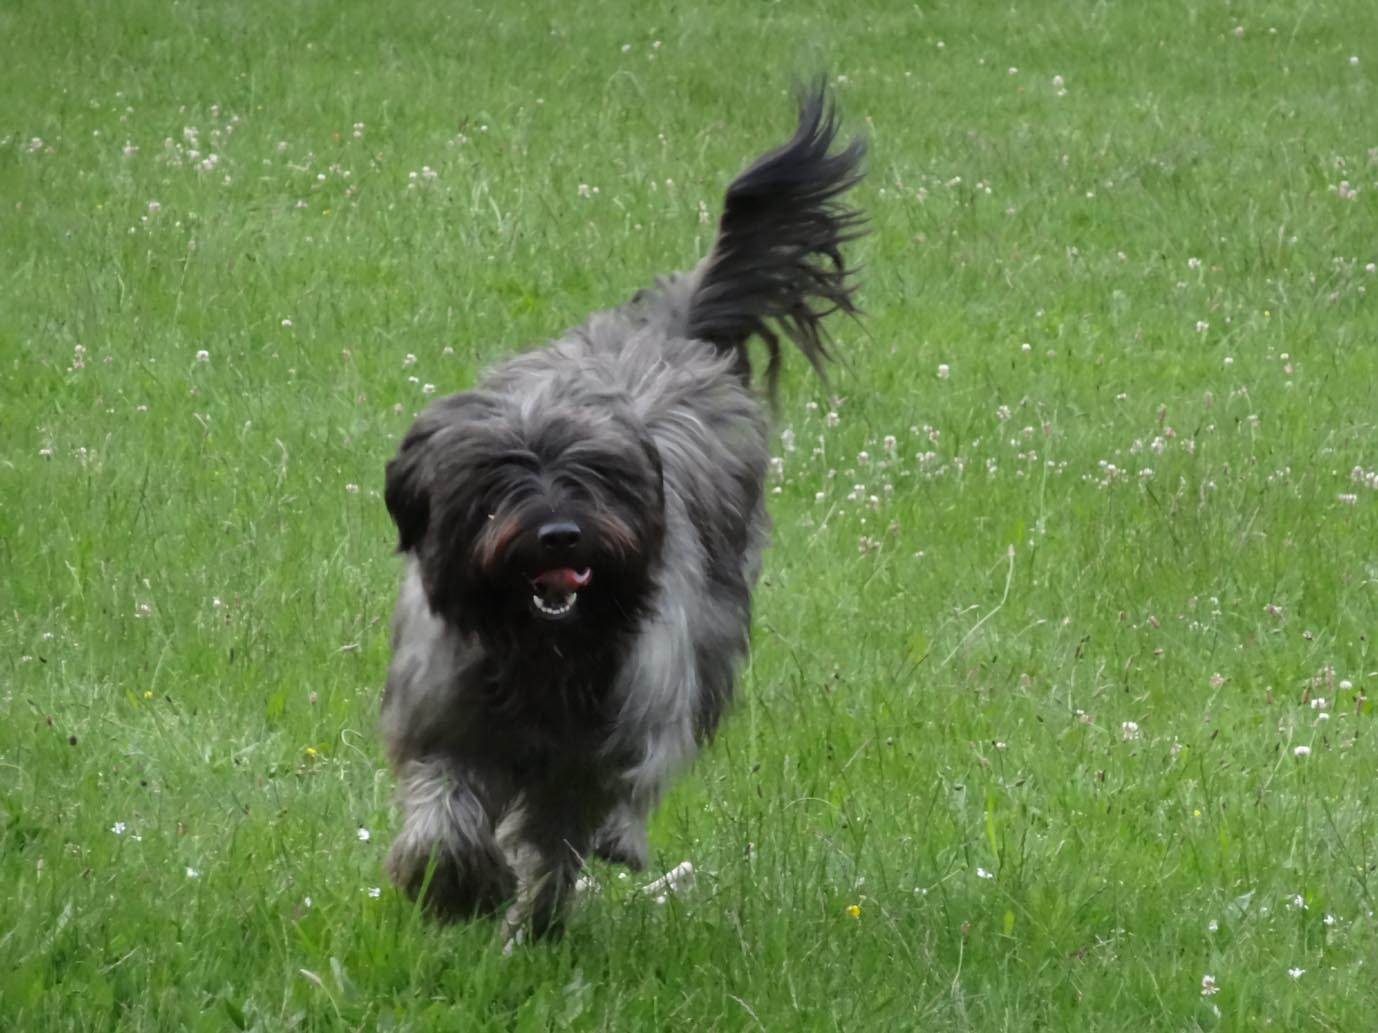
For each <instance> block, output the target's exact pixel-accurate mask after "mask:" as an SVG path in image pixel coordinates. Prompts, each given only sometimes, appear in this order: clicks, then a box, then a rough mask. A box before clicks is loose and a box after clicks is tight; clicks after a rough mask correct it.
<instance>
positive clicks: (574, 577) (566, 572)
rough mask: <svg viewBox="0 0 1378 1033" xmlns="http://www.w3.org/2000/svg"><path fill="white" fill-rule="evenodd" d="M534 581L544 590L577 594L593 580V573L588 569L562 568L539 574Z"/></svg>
mask: <svg viewBox="0 0 1378 1033" xmlns="http://www.w3.org/2000/svg"><path fill="white" fill-rule="evenodd" d="M534 580H535V582H536V584H538V585H540V586H541V587H542V588H560V589H563V590H564V591H566V592H577V591H578V590H579V589H581V588H583V587H584V586H585V585H587V584H588V583H589V582H590V581H591V580H593V571H591V570H590V569H589V568H588V567H585V568H584V569H583V570H574V569H572V568H570V567H560V568H558V569H556V570H547V571H543V572H542V573H540V574H537V575H536V577H535V579H534Z"/></svg>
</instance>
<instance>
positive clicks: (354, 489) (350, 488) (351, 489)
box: [345, 484, 359, 495]
mask: <svg viewBox="0 0 1378 1033" xmlns="http://www.w3.org/2000/svg"><path fill="white" fill-rule="evenodd" d="M345 491H346V492H348V493H349V494H350V495H357V494H359V486H358V485H357V484H346V485H345Z"/></svg>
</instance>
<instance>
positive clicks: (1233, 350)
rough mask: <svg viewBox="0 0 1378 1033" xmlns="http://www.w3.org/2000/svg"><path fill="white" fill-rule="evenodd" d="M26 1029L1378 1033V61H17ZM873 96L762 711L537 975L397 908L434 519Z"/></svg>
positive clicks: (36, 25) (62, 47) (15, 883)
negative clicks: (467, 390)
mask: <svg viewBox="0 0 1378 1033" xmlns="http://www.w3.org/2000/svg"><path fill="white" fill-rule="evenodd" d="M0 41H3V42H0V53H3V61H0V97H3V98H4V100H3V102H0V240H3V241H4V245H3V251H0V311H3V318H0V392H3V394H0V430H3V444H2V445H0V672H3V681H2V682H0V715H3V722H2V723H0V884H3V886H4V890H3V897H0V958H2V959H3V962H0V1025H3V1027H4V1028H5V1029H13V1030H18V1031H46V1030H121V1031H135V1030H138V1031H162V1030H182V1029H186V1030H197V1031H200V1030H216V1031H219V1030H234V1029H253V1030H262V1031H283V1030H294V1029H301V1030H337V1029H338V1030H345V1029H358V1030H375V1029H379V1030H389V1029H390V1030H414V1031H422V1030H464V1031H471V1030H473V1031H477V1030H521V1031H531V1030H544V1029H552V1028H554V1029H576V1030H582V1029H607V1030H619V1031H620V1030H652V1029H667V1030H743V1031H745V1030H771V1031H775V1030H814V1029H837V1030H859V1029H866V1030H874V1029H880V1030H924V1031H928V1030H982V1031H984V1030H1048V1031H1060V1030H1123V1031H1142V1030H1149V1029H1152V1030H1173V1031H1186V1030H1214V1029H1221V1030H1262V1029H1277V1030H1303V1029H1314V1030H1344V1031H1354V1030H1361V1029H1371V1028H1373V1023H1374V1013H1375V1007H1376V1006H1378V981H1376V980H1378V972H1375V968H1376V967H1378V928H1376V927H1375V920H1374V917H1373V908H1374V898H1373V893H1374V885H1373V883H1374V880H1375V878H1378V874H1375V864H1378V843H1376V842H1375V840H1376V839H1378V807H1376V806H1375V805H1374V791H1375V783H1376V782H1378V778H1375V776H1378V742H1375V734H1374V727H1373V723H1374V721H1375V720H1378V715H1375V714H1374V712H1373V711H1372V710H1371V704H1370V702H1369V700H1368V698H1367V696H1368V694H1371V693H1373V691H1374V689H1375V687H1378V658H1376V657H1375V650H1374V643H1373V641H1372V640H1373V636H1374V635H1375V633H1378V490H1376V489H1378V409H1375V385H1378V315H1376V314H1375V307H1374V306H1375V301H1378V296H1375V295H1378V272H1375V266H1374V263H1375V262H1378V235H1376V234H1375V227H1378V182H1376V180H1378V121H1375V119H1374V114H1373V113H1374V111H1375V110H1378V90H1376V89H1375V80H1374V71H1375V70H1376V69H1378V22H1375V20H1374V17H1373V11H1372V5H1371V3H1369V2H1366V0H1316V2H1313V3H1307V4H1292V3H1283V2H1280V0H1275V2H1266V0H1265V2H1262V3H1257V4H1250V5H1243V4H1239V5H1227V4H1223V3H1208V2H1204V0H1203V2H1196V0H1187V2H1184V3H1180V4H1133V3H1127V2H1126V3H1101V4H1090V3H1069V4H1052V3H1045V4H1027V5H1020V6H1014V5H995V4H927V3H924V4H919V5H913V4H907V3H885V2H882V0H858V2H856V3H851V4H823V3H817V2H808V0H805V2H800V3H792V4H781V3H762V4H749V3H731V4H729V3H723V2H718V0H709V2H707V3H703V4H698V5H693V6H692V9H691V8H690V7H687V6H679V5H676V6H667V7H666V9H665V10H663V11H659V12H655V13H647V11H646V9H645V8H644V7H643V6H642V5H637V4H633V3H631V2H628V0H620V2H610V3H606V4H589V5H583V6H582V8H576V7H575V6H574V5H570V4H563V3H555V2H549V0H520V2H517V3H514V4H513V5H511V6H509V7H508V10H507V12H506V13H496V11H495V10H491V11H480V10H478V9H474V10H470V9H469V5H460V4H449V3H444V2H439V3H437V2H434V0H432V2H427V3H418V2H414V0H398V2H395V3H392V4H387V5H381V4H368V3H363V2H360V0H348V2H343V3H339V4H309V3H305V2H299V0H286V2H282V3H268V2H266V0H246V2H244V3H238V4H209V3H199V2H179V3H159V2H153V0H128V2H125V3H121V4H93V3H86V4H81V3H75V2H71V0H58V2H53V3H40V2H37V0H14V2H10V3H7V4H5V5H4V6H3V8H0ZM825 64H826V65H827V66H828V68H829V69H830V70H831V73H832V74H833V76H835V77H836V78H837V93H838V95H839V97H840V100H841V103H842V106H843V109H844V112H845V116H846V121H847V124H848V125H849V126H851V127H855V128H856V129H857V130H858V131H864V132H865V133H866V134H868V136H869V137H870V140H871V148H872V151H871V158H870V162H869V179H868V181H867V183H866V184H865V185H864V187H863V188H862V189H861V190H860V191H859V200H860V202H861V203H862V204H863V205H864V207H865V208H866V209H867V210H868V212H869V214H870V216H871V226H872V234H871V236H870V237H869V238H868V240H867V241H865V242H864V243H863V244H862V245H860V246H859V247H858V248H857V252H856V253H857V256H858V257H859V258H860V259H861V260H862V261H863V262H864V265H865V272H864V280H865V286H864V290H863V302H864V305H865V308H866V310H867V316H866V318H865V320H864V321H863V322H861V323H858V324H853V325H845V324H844V325H840V326H839V327H838V328H837V330H838V338H839V350H840V351H842V352H843V353H845V355H846V363H845V366H844V367H843V368H841V369H840V370H839V371H838V372H837V375H836V383H835V389H836V391H837V394H838V395H839V396H840V397H839V398H838V399H836V400H830V399H828V398H827V397H825V396H824V395H823V393H822V392H821V389H820V388H819V387H818V386H817V384H816V383H815V382H814V381H813V380H812V379H811V377H810V376H809V375H808V371H807V367H806V364H804V363H802V362H790V363H787V369H786V375H785V378H784V379H785V390H784V393H783V397H782V403H781V410H780V416H779V420H778V424H779V429H780V431H781V435H780V438H779V445H778V450H777V455H778V457H779V459H780V460H781V462H780V464H777V465H778V467H779V475H778V477H777V479H776V480H775V482H774V484H773V488H772V491H773V492H774V495H773V498H772V499H771V504H772V508H773V512H774V515H775V518H776V525H777V529H776V536H775V544H774V546H773V548H772V551H771V552H770V553H769V554H768V557H767V564H766V573H765V576H764V580H763V583H762V585H761V588H760V592H759V594H758V607H757V620H756V628H755V633H754V644H753V657H752V663H751V666H750V668H749V670H747V671H746V672H745V673H744V674H743V677H742V682H741V693H740V702H739V704H738V706H737V707H736V711H735V713H734V714H733V716H732V718H731V720H730V721H729V722H728V724H727V726H726V728H725V730H724V733H723V734H722V735H721V737H720V738H719V740H718V741H717V743H716V744H715V745H714V746H713V747H712V748H711V750H709V751H708V752H707V753H706V754H705V755H704V756H703V757H702V758H701V760H700V762H699V763H698V764H697V766H696V767H695V768H694V769H693V770H692V772H691V773H690V774H689V775H688V776H687V777H686V778H685V779H684V780H683V781H682V782H681V783H680V785H679V786H678V787H677V788H676V790H675V791H674V792H673V794H672V795H671V796H670V798H669V799H668V800H667V802H666V804H665V806H664V807H663V808H662V810H661V811H660V813H659V814H658V816H657V818H656V821H655V823H654V825H653V828H652V846H653V853H654V855H655V861H654V866H655V867H657V868H658V869H661V870H663V869H665V868H668V867H670V866H671V865H674V864H676V863H678V862H679V861H682V860H684V859H690V860H692V861H693V863H694V865H695V867H696V868H697V870H698V873H699V874H698V880H697V885H696V886H695V887H694V888H693V889H692V890H691V891H689V892H686V893H683V894H681V895H678V896H672V897H671V898H670V899H669V900H667V901H666V902H665V903H663V904H657V903H655V902H654V900H652V899H649V898H647V897H646V896H645V895H644V894H642V893H641V892H639V890H638V885H639V883H638V882H637V881H636V880H626V881H621V880H619V879H618V878H617V877H616V875H615V874H614V873H613V872H612V871H611V870H607V869H601V870H599V872H598V875H599V878H600V879H601V880H602V882H603V884H604V891H603V892H602V893H601V894H600V895H598V896H596V897H591V898H587V899H585V900H583V901H582V902H581V904H580V906H579V907H578V909H577V911H576V913H575V916H574V918H573V921H572V924H571V928H570V930H569V932H568V935H567V936H566V937H565V938H564V939H563V940H562V941H560V942H558V943H553V944H543V945H537V946H534V947H529V948H527V949H524V950H521V951H519V952H518V953H517V954H516V955H515V956H514V957H512V958H509V959H502V958H500V957H499V956H498V953H497V950H496V949H495V945H494V930H493V928H492V927H491V926H488V925H475V926H464V927H458V928H449V929H436V928H434V927H433V926H431V925H429V924H427V923H426V922H424V921H422V920H420V919H419V918H418V917H417V916H416V915H415V914H414V913H413V911H412V909H411V907H410V906H409V905H408V904H407V903H406V902H405V901H404V900H403V899H401V898H399V897H398V896H397V895H395V894H394V893H393V891H392V890H391V889H390V888H389V887H388V886H387V885H386V880H385V879H384V877H383V874H382V871H381V860H382V856H383V852H384V851H385V850H386V846H387V842H388V840H389V837H390V833H391V831H392V829H393V828H394V824H395V817H394V815H393V813H392V811H391V804H390V799H391V792H392V787H391V782H390V779H389V777H388V775H387V774H386V772H385V771H384V768H383V766H382V757H381V751H380V749H379V746H378V741H377V734H376V719H375V712H376V703H377V698H378V694H379V688H380V685H381V682H382V676H383V671H384V667H385V664H386V659H387V649H386V619H387V615H388V613H389V610H390V606H391V603H392V596H393V591H394V583H395V574H396V560H395V558H394V557H393V556H392V554H391V547H392V544H393V536H392V532H391V526H390V524H389V521H388V518H387V514H386V512H385V509H384V506H383V503H382V499H381V483H382V466H383V463H384V462H385V461H386V459H387V458H388V457H389V456H390V454H391V453H392V451H393V449H394V448H395V445H396V442H397V440H398V438H399V436H400V434H401V432H402V431H403V429H404V428H405V427H406V425H407V424H408V423H409V421H410V419H411V417H412V415H413V414H414V413H415V411H416V410H417V409H419V408H420V407H421V406H422V405H423V404H424V403H425V401H426V395H427V394H429V393H430V392H432V391H434V392H437V393H444V392H446V391H450V390H455V389H459V388H463V387H465V386H467V385H468V384H469V383H470V382H471V380H472V378H473V377H474V375H475V372H476V370H477V369H478V368H479V367H480V366H481V365H483V364H484V363H486V362H488V361H491V360H493V359H494V358H496V357H497V356H499V355H502V354H503V353H505V352H506V351H508V350H509V349H511V348H513V347H515V346H517V345H520V344H524V343H531V342H538V341H540V340H541V339H542V338H544V337H545V336H547V335H550V334H552V333H555V332H557V331H559V330H561V329H562V328H564V327H565V326H568V325H570V324H573V323H575V322H578V321H579V320H581V319H582V317H583V316H584V314H585V313H586V312H587V311H589V310H590V309H592V308H595V307H600V306H604V305H609V304H613V303H616V302H618V301H620V300H622V299H623V298H625V297H627V296H628V295H629V294H630V293H631V292H632V291H633V290H635V289H636V288H637V287H639V286H640V285H642V284H643V283H645V282H646V281H647V280H648V279H649V278H650V277H651V276H652V275H653V274H655V273H658V272H664V271H669V270H673V269H676V268H683V267H685V266H687V265H689V264H690V263H692V262H693V261H694V260H695V259H696V258H697V257H698V256H699V255H701V254H702V253H703V252H704V251H705V249H706V247H707V246H708V243H709V240H710V235H711V232H712V225H711V223H712V221H713V220H714V219H715V218H716V214H717V204H718V199H719V197H720V196H721V190H722V188H723V186H724V185H725V184H726V182H727V180H728V179H729V178H730V177H731V175H732V174H733V173H735V172H736V171H738V170H739V169H740V168H741V167H742V165H743V164H744V162H745V161H747V160H748V159H750V158H751V157H752V156H754V155H755V154H756V153H758V152H759V151H760V150H762V149H764V148H765V147H767V146H770V145H773V144H774V143H776V142H778V141H779V140H781V139H782V138H783V137H784V135H785V134H787V133H788V131H789V130H790V128H791V127H792V124H793V123H792V116H793V110H792V104H791V101H790V98H789V87H790V83H791V80H792V79H793V78H794V77H795V76H796V75H797V74H798V73H800V72H808V71H809V70H811V69H814V68H817V67H821V66H823V65H825Z"/></svg>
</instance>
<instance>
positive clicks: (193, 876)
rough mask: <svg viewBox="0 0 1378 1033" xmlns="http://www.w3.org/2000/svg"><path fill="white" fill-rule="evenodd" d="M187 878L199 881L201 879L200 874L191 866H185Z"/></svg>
mask: <svg viewBox="0 0 1378 1033" xmlns="http://www.w3.org/2000/svg"><path fill="white" fill-rule="evenodd" d="M187 878H188V879H199V878H201V873H200V872H199V871H197V870H196V869H195V868H193V867H192V866H191V865H187Z"/></svg>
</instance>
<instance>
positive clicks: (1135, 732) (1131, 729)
mask: <svg viewBox="0 0 1378 1033" xmlns="http://www.w3.org/2000/svg"><path fill="white" fill-rule="evenodd" d="M1138 737H1139V722H1137V721H1122V722H1120V738H1122V739H1123V740H1124V741H1125V742H1132V741H1133V740H1135V739H1137V738H1138Z"/></svg>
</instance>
